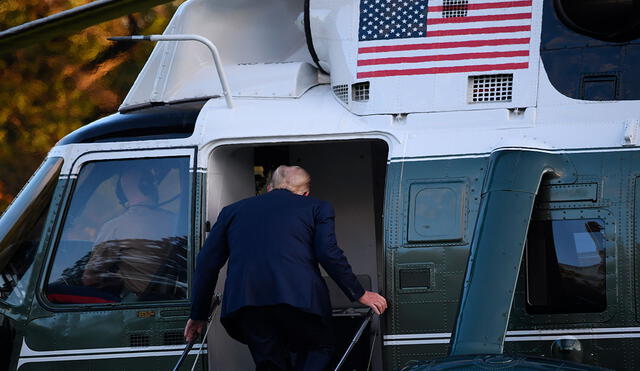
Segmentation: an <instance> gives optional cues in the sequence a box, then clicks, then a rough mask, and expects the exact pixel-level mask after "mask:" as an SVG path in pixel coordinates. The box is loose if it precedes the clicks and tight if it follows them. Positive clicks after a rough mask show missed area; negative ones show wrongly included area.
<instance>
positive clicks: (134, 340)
mask: <svg viewBox="0 0 640 371" xmlns="http://www.w3.org/2000/svg"><path fill="white" fill-rule="evenodd" d="M130 341H131V346H132V347H148V346H149V345H150V341H149V335H147V334H131V337H130Z"/></svg>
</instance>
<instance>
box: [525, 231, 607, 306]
mask: <svg viewBox="0 0 640 371" xmlns="http://www.w3.org/2000/svg"><path fill="white" fill-rule="evenodd" d="M605 273H606V272H605V248H604V222H603V221H602V220H600V219H579V220H538V221H533V222H532V223H531V225H530V227H529V235H528V238H527V249H526V275H527V312H529V313H532V314H537V313H543V314H551V313H588V312H602V311H604V310H605V309H606V306H607V300H606V299H607V298H606V285H605Z"/></svg>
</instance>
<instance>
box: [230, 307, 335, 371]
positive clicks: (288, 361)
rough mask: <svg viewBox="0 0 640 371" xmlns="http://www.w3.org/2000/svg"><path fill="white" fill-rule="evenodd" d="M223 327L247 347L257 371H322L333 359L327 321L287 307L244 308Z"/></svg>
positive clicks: (329, 328)
mask: <svg viewBox="0 0 640 371" xmlns="http://www.w3.org/2000/svg"><path fill="white" fill-rule="evenodd" d="M223 325H224V326H225V328H226V329H227V332H229V335H231V337H233V338H235V339H236V340H238V341H240V342H242V343H245V344H247V345H248V346H249V350H250V351H251V356H252V357H253V361H254V362H255V364H256V371H291V370H294V371H325V370H327V369H328V367H329V362H330V361H331V358H332V356H333V351H334V346H333V338H334V337H333V331H332V329H331V326H330V324H329V319H325V318H322V317H320V316H318V315H315V314H310V313H306V312H303V311H301V310H299V309H296V308H294V307H292V306H289V305H284V304H282V305H273V306H265V307H245V308H242V309H240V310H238V311H236V312H235V313H233V314H232V315H231V316H230V317H227V318H224V319H223Z"/></svg>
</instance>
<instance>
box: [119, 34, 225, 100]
mask: <svg viewBox="0 0 640 371" xmlns="http://www.w3.org/2000/svg"><path fill="white" fill-rule="evenodd" d="M107 39H108V40H111V41H198V42H201V43H203V44H204V45H205V46H206V47H207V48H209V51H211V55H212V56H213V62H214V64H215V66H216V71H217V72H218V78H219V79H220V84H221V85H222V94H223V95H224V99H225V100H226V101H227V107H229V108H233V101H232V100H231V89H229V84H228V83H227V77H226V75H225V74H224V70H223V69H222V62H221V61H220V54H219V53H218V48H216V46H215V45H213V43H212V42H211V41H210V40H209V39H207V38H206V37H203V36H200V35H194V34H178V35H146V36H145V35H133V36H113V37H109V38H107Z"/></svg>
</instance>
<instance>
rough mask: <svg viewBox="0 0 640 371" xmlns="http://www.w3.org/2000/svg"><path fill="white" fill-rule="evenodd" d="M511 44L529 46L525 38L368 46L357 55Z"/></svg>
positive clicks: (360, 49)
mask: <svg viewBox="0 0 640 371" xmlns="http://www.w3.org/2000/svg"><path fill="white" fill-rule="evenodd" d="M513 44H529V38H528V37H526V38H519V39H496V40H471V41H452V42H443V43H430V44H408V45H385V46H370V47H364V48H359V49H358V53H359V54H365V53H380V52H391V51H405V50H425V49H449V48H465V47H476V46H494V45H513Z"/></svg>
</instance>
